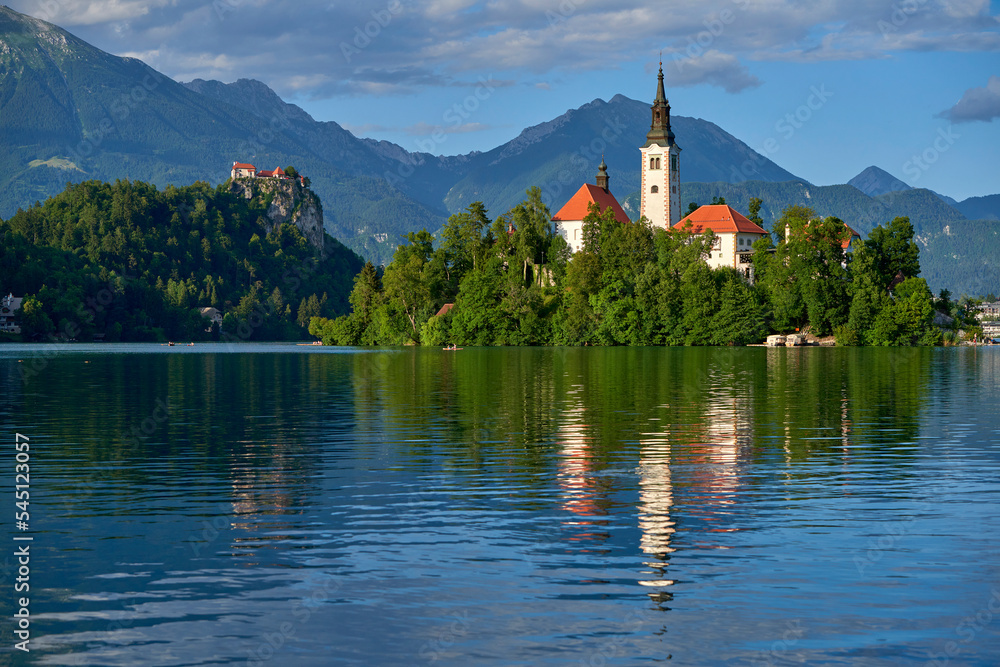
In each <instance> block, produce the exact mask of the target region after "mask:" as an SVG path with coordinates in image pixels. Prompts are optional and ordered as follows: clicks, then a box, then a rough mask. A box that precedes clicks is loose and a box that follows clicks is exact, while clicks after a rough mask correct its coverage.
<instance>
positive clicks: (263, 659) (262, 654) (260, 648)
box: [244, 577, 343, 667]
mask: <svg viewBox="0 0 1000 667" xmlns="http://www.w3.org/2000/svg"><path fill="white" fill-rule="evenodd" d="M342 585H343V584H342V583H341V581H340V579H335V578H333V577H327V578H326V579H324V580H323V584H322V585H321V586H318V587H316V588H314V589H312V591H311V592H310V593H309V594H308V595H306V596H303V597H301V598H299V599H298V600H296V601H295V602H294V603H293V604H292V608H291V618H292V619H294V621H295V622H294V623H293V622H292V621H291V620H287V621H282V622H281V623H280V624H278V626H277V627H276V628H275V629H274V630H273V631H272V632H265V633H263V634H261V635H260V638H259V641H258V643H257V645H256V646H254V647H253V648H247V649H244V650H245V651H246V653H247V660H246V665H247V667H261V666H262V665H264V664H265V663H267V662H269V661H270V660H271V659H273V658H274V657H275V656H276V655H277V654H278V652H279V651H281V649H283V648H284V647H285V646H286V645H287V644H288V643H289V642H290V641H291V640H293V639H295V634H296V633H297V632H298V628H297V627H296V626H300V625H302V624H304V623H306V622H307V621H308V620H309V619H310V618H312V615H313V614H314V613H315V610H316V609H317V608H318V607H320V606H321V605H322V604H324V603H325V602H327V601H329V600H330V599H331V598H332V597H333V595H334V594H336V593H337V591H339V590H340V588H341V586H342Z"/></svg>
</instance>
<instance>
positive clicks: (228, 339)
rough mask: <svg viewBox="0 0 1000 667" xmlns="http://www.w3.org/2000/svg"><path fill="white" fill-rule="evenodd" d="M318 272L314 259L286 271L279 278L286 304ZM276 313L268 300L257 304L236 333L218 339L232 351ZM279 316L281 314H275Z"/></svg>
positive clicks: (304, 261)
mask: <svg viewBox="0 0 1000 667" xmlns="http://www.w3.org/2000/svg"><path fill="white" fill-rule="evenodd" d="M318 270H319V261H318V260H317V259H316V258H315V257H308V258H306V259H304V260H303V261H302V262H301V263H300V264H299V265H298V266H296V267H293V268H290V269H286V270H285V272H284V273H283V274H282V276H281V281H282V284H283V285H284V286H285V287H286V288H287V289H288V293H287V294H282V298H283V300H285V302H286V303H291V302H292V300H294V299H295V297H296V296H298V294H299V290H300V289H301V288H302V282H303V281H305V280H309V279H310V278H311V277H312V276H313V275H314V274H315V273H316V272H317V271H318ZM275 313H277V310H276V309H275V305H274V303H273V302H272V301H271V299H270V298H268V299H265V301H264V302H263V303H260V302H258V303H257V304H255V305H254V307H253V309H252V310H251V311H250V313H249V314H248V315H247V317H246V319H242V320H240V321H239V323H238V324H237V325H236V331H223V332H222V333H221V335H220V339H221V340H222V341H223V342H225V343H227V349H228V350H229V351H230V352H231V351H233V349H234V348H233V345H234V344H235V343H240V342H245V341H247V340H249V339H250V337H251V336H253V332H254V331H255V330H257V329H259V328H260V327H262V326H264V323H265V322H267V318H268V317H270V316H272V315H274V314H275ZM277 314H278V315H279V316H280V315H281V313H277Z"/></svg>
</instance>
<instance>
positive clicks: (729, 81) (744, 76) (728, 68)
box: [664, 49, 761, 93]
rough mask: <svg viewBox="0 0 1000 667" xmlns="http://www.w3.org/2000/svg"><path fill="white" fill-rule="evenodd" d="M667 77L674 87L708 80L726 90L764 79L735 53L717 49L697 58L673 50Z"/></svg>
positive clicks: (665, 69)
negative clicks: (749, 69)
mask: <svg viewBox="0 0 1000 667" xmlns="http://www.w3.org/2000/svg"><path fill="white" fill-rule="evenodd" d="M664 78H665V79H666V80H667V83H668V84H669V85H670V86H671V87H677V86H694V85H697V84H700V83H706V84H709V85H712V86H718V87H719V88H722V89H723V90H725V91H726V92H727V93H738V92H740V91H741V90H745V89H747V88H754V87H756V86H759V85H760V83H761V82H760V79H758V78H757V77H756V76H754V75H752V74H750V72H749V71H748V70H747V68H746V66H745V65H743V64H741V63H740V61H739V60H738V59H737V58H736V56H733V55H729V54H728V53H722V52H721V51H716V50H714V49H713V50H711V51H708V52H707V53H704V54H702V55H701V56H700V57H698V58H688V57H687V56H681V55H680V54H676V53H675V54H673V56H672V57H671V58H670V59H669V60H668V62H667V63H666V64H665V66H664Z"/></svg>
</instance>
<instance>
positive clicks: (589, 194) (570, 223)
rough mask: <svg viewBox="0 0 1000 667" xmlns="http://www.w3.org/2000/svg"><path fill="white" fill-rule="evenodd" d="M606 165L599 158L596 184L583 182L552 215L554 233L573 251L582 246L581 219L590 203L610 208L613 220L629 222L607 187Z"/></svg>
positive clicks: (623, 222)
mask: <svg viewBox="0 0 1000 667" xmlns="http://www.w3.org/2000/svg"><path fill="white" fill-rule="evenodd" d="M608 180H609V179H608V166H607V165H606V164H604V160H603V159H602V160H601V166H600V167H598V173H597V185H591V184H590V183H584V184H583V185H581V186H580V189H579V190H577V191H576V194H575V195H573V196H572V197H570V198H569V201H568V202H566V203H565V204H564V205H563V207H562V208H561V209H559V212H558V213H556V214H555V215H554V216H552V222H553V223H554V224H555V228H556V233H557V234H559V235H561V236H562V237H563V238H564V239H566V243H567V244H568V245H569V247H570V249H571V250H572V251H573V252H577V251H579V250H581V249H582V248H583V219H584V218H585V217H587V213H588V212H589V210H590V205H591V204H597V205H598V206H599V207H600V209H601V212H602V213H603V212H604V211H606V210H607V209H609V208H610V209H611V211H612V212H613V213H614V216H615V220H617V221H618V222H620V223H622V224H623V225H624V224H627V223H629V222H631V220H629V217H628V214H627V213H625V209H623V208H622V206H621V204H619V203H618V200H617V199H615V196H614V195H613V194H611V190H609V189H608Z"/></svg>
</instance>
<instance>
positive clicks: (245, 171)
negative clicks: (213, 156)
mask: <svg viewBox="0 0 1000 667" xmlns="http://www.w3.org/2000/svg"><path fill="white" fill-rule="evenodd" d="M230 174H231V178H232V179H233V180H234V181H235V180H236V179H237V178H275V179H278V180H279V181H281V180H285V181H288V180H291V176H289V175H288V174H286V173H285V170H284V169H282V168H281V167H275V168H274V170H272V171H257V167H255V166H253V165H252V164H247V163H246V162H234V163H233V169H232V171H231V172H230ZM299 184H301V185H305V176H299Z"/></svg>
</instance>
